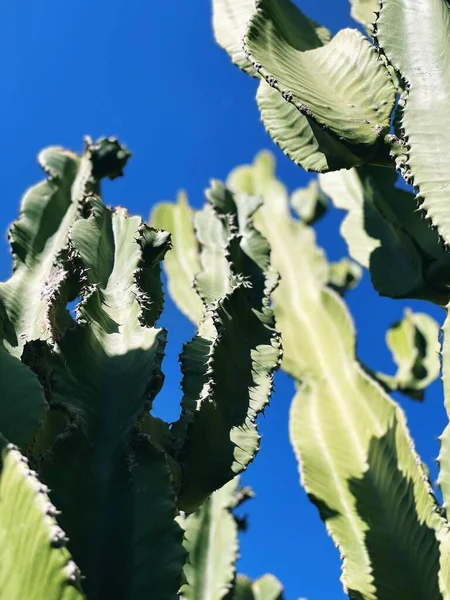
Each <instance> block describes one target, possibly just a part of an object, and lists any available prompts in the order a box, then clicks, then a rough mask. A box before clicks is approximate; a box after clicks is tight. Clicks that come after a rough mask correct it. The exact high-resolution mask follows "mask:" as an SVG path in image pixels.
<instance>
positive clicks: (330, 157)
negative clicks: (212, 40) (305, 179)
mask: <svg viewBox="0 0 450 600" xmlns="http://www.w3.org/2000/svg"><path fill="white" fill-rule="evenodd" d="M286 9H287V10H288V11H289V17H288V22H289V28H288V29H286V31H285V34H286V35H287V36H288V38H289V40H290V43H291V44H293V45H295V46H296V47H297V48H298V49H299V50H303V51H304V50H312V49H313V48H319V47H321V46H323V45H324V44H326V43H328V42H329V41H330V38H331V34H330V32H329V31H328V30H327V29H326V28H325V27H322V26H321V25H318V24H317V23H315V22H314V21H312V20H311V19H309V18H308V17H306V16H305V15H303V13H302V12H301V11H300V10H299V9H297V8H296V7H295V6H294V5H292V4H287V5H286ZM255 10H256V0H245V1H242V0H213V21H214V31H215V35H216V39H217V41H218V43H219V45H220V46H222V47H223V48H225V50H227V52H228V53H229V54H230V56H231V58H232V60H233V62H235V63H236V64H238V66H240V67H241V69H243V70H244V71H245V72H247V73H248V74H250V75H252V76H255V77H259V75H258V72H257V71H256V70H255V69H254V67H253V65H252V63H251V62H250V61H249V59H248V58H247V56H246V55H245V52H244V50H243V37H244V34H245V32H246V29H247V24H248V22H249V20H250V18H251V16H252V15H253V14H254V12H255ZM256 100H257V103H258V106H259V109H260V113H261V119H262V121H263V124H264V127H265V128H266V130H267V131H268V133H269V134H270V135H271V136H272V138H273V140H274V141H275V143H276V144H278V145H279V146H280V148H281V149H282V150H283V151H284V152H285V153H286V154H287V155H288V156H289V157H290V158H291V159H292V160H293V161H294V162H296V163H297V164H298V165H300V166H302V167H303V168H304V169H306V170H308V171H319V172H327V171H329V170H335V169H342V168H349V167H353V166H355V165H359V164H364V163H365V162H366V160H367V158H365V153H364V151H363V150H362V149H361V148H359V149H358V151H356V150H355V153H353V152H352V150H351V149H350V148H349V146H348V144H346V143H345V142H343V141H342V140H340V139H339V138H338V136H337V135H335V134H334V133H333V132H332V131H330V130H326V129H323V127H322V126H321V125H319V124H318V123H317V122H316V121H315V120H314V119H313V118H312V117H310V116H307V115H303V114H302V113H301V112H299V111H298V110H297V108H296V107H295V106H293V105H292V104H289V103H288V102H286V101H285V100H284V98H283V97H282V96H281V95H280V93H279V92H278V90H276V89H274V88H271V87H270V86H269V85H268V84H267V83H266V82H265V80H264V79H262V80H261V82H260V85H259V87H258V93H257V96H256ZM366 154H367V152H366Z"/></svg>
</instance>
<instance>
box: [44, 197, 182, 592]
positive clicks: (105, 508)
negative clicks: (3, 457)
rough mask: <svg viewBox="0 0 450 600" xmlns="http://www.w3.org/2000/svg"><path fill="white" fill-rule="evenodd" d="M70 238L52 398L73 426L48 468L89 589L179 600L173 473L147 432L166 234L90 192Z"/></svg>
mask: <svg viewBox="0 0 450 600" xmlns="http://www.w3.org/2000/svg"><path fill="white" fill-rule="evenodd" d="M69 240H70V254H71V256H72V259H71V260H73V262H74V265H76V267H77V273H78V279H79V285H80V288H81V289H80V296H81V301H80V303H79V304H78V306H77V308H76V314H77V321H78V323H77V324H76V325H75V326H74V327H72V328H70V329H68V330H67V331H66V332H65V333H64V335H63V336H62V337H61V339H60V340H59V342H58V344H57V346H56V348H55V351H54V353H53V354H52V355H51V356H50V359H49V360H50V365H49V366H50V369H51V371H52V377H51V385H50V394H51V397H52V403H53V407H54V410H56V411H58V412H61V413H63V414H65V415H67V418H68V425H67V427H66V428H65V430H64V431H63V433H62V434H60V435H58V436H57V437H56V439H55V440H54V442H53V445H51V447H50V448H49V449H48V450H47V451H46V452H45V454H44V455H43V456H42V457H40V461H39V463H40V472H41V475H42V477H43V480H44V481H45V482H46V483H48V485H49V486H50V488H51V490H52V499H53V500H54V501H55V503H56V504H57V505H58V507H59V508H61V510H62V511H63V514H62V515H61V524H62V525H63V527H64V529H65V530H66V531H67V533H68V536H69V538H70V544H69V547H70V549H71V552H72V554H73V555H74V557H76V560H77V562H78V564H79V565H80V567H81V569H82V571H83V574H84V575H85V577H86V583H85V588H86V591H87V593H88V595H89V597H92V598H113V597H120V598H123V599H124V600H127V599H130V600H131V599H132V598H133V599H134V598H143V597H148V596H149V595H151V594H155V596H156V597H164V598H168V599H173V600H175V599H176V598H177V590H178V587H179V585H180V577H181V568H182V562H183V555H184V553H183V550H182V546H181V540H182V533H181V530H180V528H179V526H178V525H177V524H176V523H175V521H174V517H175V512H176V508H175V498H174V493H173V487H172V472H171V471H170V468H169V464H168V462H167V460H166V455H165V452H164V451H163V450H161V449H160V448H158V447H157V446H161V445H163V444H164V440H163V439H162V438H161V435H160V433H161V432H160V431H159V432H156V433H155V434H153V435H152V433H150V435H149V434H147V433H142V432H140V431H139V424H140V420H141V418H142V417H143V416H144V415H145V414H146V413H147V412H148V410H149V409H150V408H151V403H152V400H153V398H154V397H155V395H156V393H157V392H158V391H159V389H160V387H161V384H162V381H163V377H162V373H161V368H160V367H161V361H162V358H163V353H164V346H165V338H166V334H165V331H163V330H161V329H159V328H157V327H155V321H156V319H157V318H158V317H159V314H160V312H161V309H162V304H163V293H162V285H161V280H160V261H161V260H162V259H163V257H164V255H165V253H166V252H167V250H168V249H169V247H170V236H169V234H168V233H165V232H161V231H158V230H154V229H151V228H150V227H148V226H146V225H145V224H144V223H143V222H142V220H141V219H139V218H136V217H133V218H131V217H129V216H128V215H127V213H126V211H125V210H124V209H117V210H115V211H111V210H109V209H107V208H106V207H105V206H104V205H103V204H102V203H101V201H100V199H99V198H98V197H95V196H91V197H90V199H89V200H88V203H87V204H86V206H85V217H84V218H83V219H80V220H78V221H77V222H76V223H75V224H74V225H73V226H72V228H71V230H70V234H69ZM144 429H145V428H144ZM141 431H142V429H141ZM153 437H155V444H152V442H151V440H152V438H153ZM99 557H100V559H99Z"/></svg>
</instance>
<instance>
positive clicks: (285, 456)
mask: <svg viewBox="0 0 450 600" xmlns="http://www.w3.org/2000/svg"><path fill="white" fill-rule="evenodd" d="M299 5H300V6H301V7H302V8H303V10H304V11H305V12H306V13H307V14H309V15H310V16H312V17H314V18H315V19H316V20H317V21H319V22H321V23H323V24H324V25H326V26H328V27H329V28H330V29H331V30H332V32H333V33H335V32H336V31H337V30H338V29H340V28H342V27H344V26H347V25H349V24H350V18H349V10H348V3H347V0H299ZM0 7H1V20H0V56H1V71H2V92H1V95H0V114H1V122H2V125H1V142H0V144H1V145H0V164H1V169H0V189H1V203H2V205H1V206H2V208H1V212H0V227H1V230H2V231H4V232H6V228H7V225H8V224H9V223H10V221H12V220H13V219H14V218H15V216H16V213H17V209H18V202H19V199H20V196H21V195H22V193H23V191H24V190H25V189H26V188H27V187H28V186H29V185H31V184H32V183H34V182H36V181H37V180H39V179H40V178H41V172H40V170H39V169H38V167H37V165H36V160H35V156H36V154H37V152H38V150H39V149H40V148H42V147H44V146H46V145H51V144H59V145H65V146H67V147H70V148H73V149H76V150H78V149H80V148H81V144H82V136H83V135H84V134H90V135H92V136H94V137H98V136H100V135H117V136H118V137H119V138H120V139H121V140H122V141H123V142H125V143H126V144H128V146H129V147H130V149H131V150H132V151H133V154H134V157H133V159H132V161H131V162H130V164H129V166H128V168H127V171H126V177H125V178H124V179H122V180H117V181H115V182H113V183H112V184H107V185H106V186H105V188H104V191H105V200H106V202H107V203H109V204H122V205H125V206H126V207H127V208H128V209H129V210H130V212H132V213H139V214H142V215H143V216H147V215H148V214H149V211H150V209H151V207H152V205H153V204H154V203H155V202H157V201H159V200H167V199H174V197H175V195H176V192H177V190H179V189H180V188H184V189H186V190H187V192H188V194H189V196H190V199H191V201H192V203H193V204H194V205H195V206H199V205H200V204H201V202H202V192H203V190H204V189H205V187H206V186H207V184H208V181H209V179H210V178H211V177H214V178H219V179H220V178H224V177H225V176H226V174H227V173H228V172H229V170H230V169H231V168H232V167H233V166H235V165H237V164H240V163H243V162H248V161H250V160H251V159H252V157H253V156H254V154H255V153H256V152H257V151H258V150H260V149H262V148H269V149H271V150H273V151H274V152H275V153H276V156H277V158H278V165H279V168H278V172H279V175H280V176H281V177H282V178H283V179H284V180H285V182H286V183H287V185H288V186H289V187H290V188H291V189H293V188H295V187H297V186H299V185H303V184H305V183H306V182H307V181H308V178H309V176H308V175H307V174H306V173H304V172H303V171H302V170H301V169H299V168H298V167H295V166H294V165H293V164H291V163H290V161H289V159H288V158H286V157H284V156H283V155H282V154H281V153H280V152H279V151H278V150H277V149H276V148H275V146H274V144H273V143H272V142H271V140H270V138H269V137H268V136H267V135H266V134H265V132H264V129H263V127H262V125H261V124H260V122H259V115H258V111H257V108H256V106H255V102H254V95H255V82H254V81H253V80H251V79H250V78H247V77H246V76H245V75H243V74H241V73H240V72H239V71H238V69H237V68H235V67H233V66H232V65H231V63H230V62H229V59H228V57H227V56H226V55H225V53H224V52H223V51H222V50H221V49H220V48H218V47H216V45H215V43H214V40H213V36H212V31H211V25H210V22H211V10H210V0H191V1H187V0H172V1H171V2H169V1H166V2H156V1H155V0H128V1H127V2H125V1H123V0H78V1H77V2H69V1H67V0H66V1H65V2H61V1H60V0H58V1H57V0H41V1H40V2H35V1H34V0H22V1H21V2H18V1H16V2H6V0H4V1H1V0H0ZM339 221H340V215H339V214H337V213H333V214H331V215H329V216H327V217H326V219H325V220H324V221H323V223H321V224H320V227H319V241H320V242H321V243H322V244H323V245H324V246H325V248H326V250H327V253H328V256H329V257H330V258H331V259H337V258H340V257H341V256H343V255H344V254H345V253H346V248H345V244H344V243H343V242H342V240H341V239H340V238H339V234H338V225H339ZM9 272H10V260H9V256H8V246H7V243H6V234H3V236H2V238H1V245H0V276H1V278H2V279H4V278H6V277H7V276H8V275H9ZM349 304H350V308H351V310H352V313H353V315H354V318H355V320H356V325H357V327H358V330H359V333H360V334H359V338H358V349H359V354H360V357H361V358H362V359H363V360H364V361H365V362H367V363H369V364H370V366H372V367H375V368H380V369H384V370H387V371H392V369H393V365H392V363H391V360H390V356H389V353H388V351H387V350H386V347H385V342H384V332H385V330H386V328H387V326H388V325H389V324H390V323H391V322H392V321H394V320H396V319H398V318H399V317H401V315H402V313H403V309H404V306H405V303H403V302H399V301H391V300H387V299H379V298H377V296H376V294H375V293H374V292H373V290H372V287H371V284H370V280H369V278H368V277H367V276H365V278H364V280H363V282H362V283H361V284H360V286H359V288H358V289H357V290H356V291H355V292H352V294H351V295H350V297H349ZM408 305H409V306H412V307H413V308H414V309H422V310H423V309H424V308H425V309H427V310H428V309H429V307H428V305H424V304H421V303H419V302H410V303H408ZM432 314H433V315H434V316H435V317H437V318H439V320H441V319H442V317H443V313H441V311H439V310H438V309H433V310H432ZM162 322H163V324H164V325H165V326H166V327H167V328H168V329H169V350H168V354H167V357H166V362H165V373H166V385H165V388H164V391H163V393H162V394H161V395H160V397H159V399H158V401H157V403H156V408H157V411H158V414H161V415H164V416H166V417H167V418H169V419H171V418H174V417H175V416H176V414H177V407H178V402H179V399H180V391H179V377H180V376H179V370H178V364H177V355H178V353H179V351H180V349H181V344H182V343H183V341H185V340H187V339H188V338H189V337H190V336H191V334H192V329H191V326H190V325H189V323H188V322H187V321H186V320H185V319H184V318H183V317H181V316H180V315H179V313H177V311H176V309H175V308H174V306H173V305H172V304H171V302H170V300H168V301H167V308H166V311H165V314H164V316H163V319H162ZM291 396H292V385H291V383H290V382H289V380H288V379H287V378H286V377H284V376H283V375H281V374H279V375H278V376H277V380H276V393H275V395H274V397H273V399H272V405H271V408H270V409H269V410H268V411H267V413H266V417H265V419H264V420H263V421H262V422H261V431H262V434H263V440H262V450H261V452H260V454H259V456H258V457H257V459H256V462H255V463H254V464H253V465H252V466H251V467H250V468H249V470H248V472H247V473H246V475H245V477H244V480H245V482H246V483H248V484H251V485H252V486H253V488H254V490H255V492H256V494H257V498H256V499H255V500H253V501H252V502H251V503H249V504H248V505H247V507H246V510H247V511H248V512H249V516H250V528H249V531H248V533H247V534H246V535H245V536H244V537H243V539H242V559H241V561H240V564H239V568H240V570H241V571H242V572H246V573H247V574H249V575H250V576H258V575H260V574H262V573H264V572H266V571H271V572H273V573H275V574H276V575H277V576H278V577H279V578H280V579H281V580H282V581H283V583H284V584H285V587H286V598H287V600H297V598H299V597H306V598H308V600H340V599H342V598H345V595H344V594H343V592H342V589H341V585H340V582H339V575H340V567H339V560H338V553H337V551H336V550H335V548H334V546H333V544H332V542H331V540H330V539H329V538H328V536H327V534H326V533H325V529H324V527H323V525H322V523H321V522H320V519H319V517H318V514H317V512H316V509H315V508H314V507H313V506H311V505H310V504H309V502H308V500H307V498H306V496H305V494H304V492H303V491H302V490H301V488H300V487H299V484H298V476H297V465H296V463H295V460H294V457H293V453H292V451H291V448H290V445H289V442H288V433H287V420H288V408H289V404H290V400H291ZM401 402H402V404H403V405H404V406H405V408H406V410H407V413H408V419H409V423H410V427H411V430H412V432H413V435H414V437H415V439H416V443H417V447H418V450H419V451H420V453H421V455H422V457H423V458H424V460H425V461H426V462H427V463H428V465H429V466H430V468H431V472H432V476H433V478H435V477H436V468H435V465H434V462H433V461H434V458H435V457H436V455H437V452H438V443H437V439H436V438H437V436H438V435H439V434H440V433H441V431H442V429H443V427H444V424H445V415H444V410H443V406H442V392H441V386H440V383H436V384H434V385H433V386H432V388H431V390H430V392H429V393H428V394H427V398H426V402H425V405H419V404H414V403H413V402H412V401H408V400H403V399H402V400H401Z"/></svg>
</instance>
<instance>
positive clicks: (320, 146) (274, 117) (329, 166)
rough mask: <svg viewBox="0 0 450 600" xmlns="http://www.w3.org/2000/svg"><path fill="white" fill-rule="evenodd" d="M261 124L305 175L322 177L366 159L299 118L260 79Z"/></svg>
mask: <svg viewBox="0 0 450 600" xmlns="http://www.w3.org/2000/svg"><path fill="white" fill-rule="evenodd" d="M256 101H257V103H258V107H259V111H260V114H261V120H262V122H263V125H264V127H265V128H266V130H267V132H268V133H269V135H270V136H271V137H272V139H273V141H274V142H275V143H276V144H277V145H278V146H279V147H280V148H281V150H283V152H284V153H285V154H286V155H287V156H289V158H290V159H291V160H292V161H294V162H295V163H296V164H297V165H299V166H301V167H303V168H304V169H305V170H306V171H317V172H319V173H326V172H328V171H333V170H337V169H344V168H350V167H354V166H356V165H360V164H364V163H365V162H366V159H365V158H364V156H359V155H358V152H357V150H354V152H352V150H351V149H350V147H349V145H348V144H345V143H344V142H343V141H342V140H340V139H339V138H338V136H337V135H335V134H334V133H333V132H332V131H331V130H329V129H324V128H323V127H322V126H321V125H319V124H318V123H317V122H316V121H315V120H314V119H313V118H312V117H310V116H308V115H303V114H302V113H301V112H299V111H298V110H297V108H296V107H295V106H294V105H292V104H290V103H289V102H286V100H285V99H284V98H283V97H282V96H281V94H280V93H279V92H278V90H276V89H275V88H272V87H270V85H268V83H266V81H265V80H264V79H263V80H262V81H261V82H260V84H259V87H258V92H257V94H256Z"/></svg>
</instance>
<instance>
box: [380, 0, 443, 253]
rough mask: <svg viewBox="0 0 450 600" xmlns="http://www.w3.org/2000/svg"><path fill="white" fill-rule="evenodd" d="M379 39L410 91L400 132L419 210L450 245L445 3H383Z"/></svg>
mask: <svg viewBox="0 0 450 600" xmlns="http://www.w3.org/2000/svg"><path fill="white" fill-rule="evenodd" d="M376 38H377V42H378V44H379V45H380V48H381V49H382V51H383V52H384V54H385V55H386V57H387V59H388V60H389V62H390V63H391V64H392V66H393V67H394V68H395V69H396V70H397V71H398V72H399V75H400V77H401V78H402V80H403V82H404V83H405V85H406V88H407V96H406V104H405V106H404V108H403V113H402V120H401V129H402V135H403V136H404V140H405V142H406V144H407V158H406V165H405V168H406V171H407V172H408V174H409V177H410V179H411V182H412V183H413V184H414V186H415V188H416V190H417V193H418V198H419V200H420V201H421V207H422V209H423V210H424V212H425V213H426V215H427V218H429V219H430V220H431V222H432V223H433V225H434V226H435V227H437V229H438V231H439V233H440V234H441V236H442V237H443V239H444V241H445V243H446V244H450V216H449V212H448V203H449V188H448V161H447V157H448V154H449V148H450V115H449V111H448V102H449V99H450V45H449V38H450V12H449V6H448V2H447V1H446V0H383V2H382V7H381V10H380V15H379V18H378V19H377V22H376Z"/></svg>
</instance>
